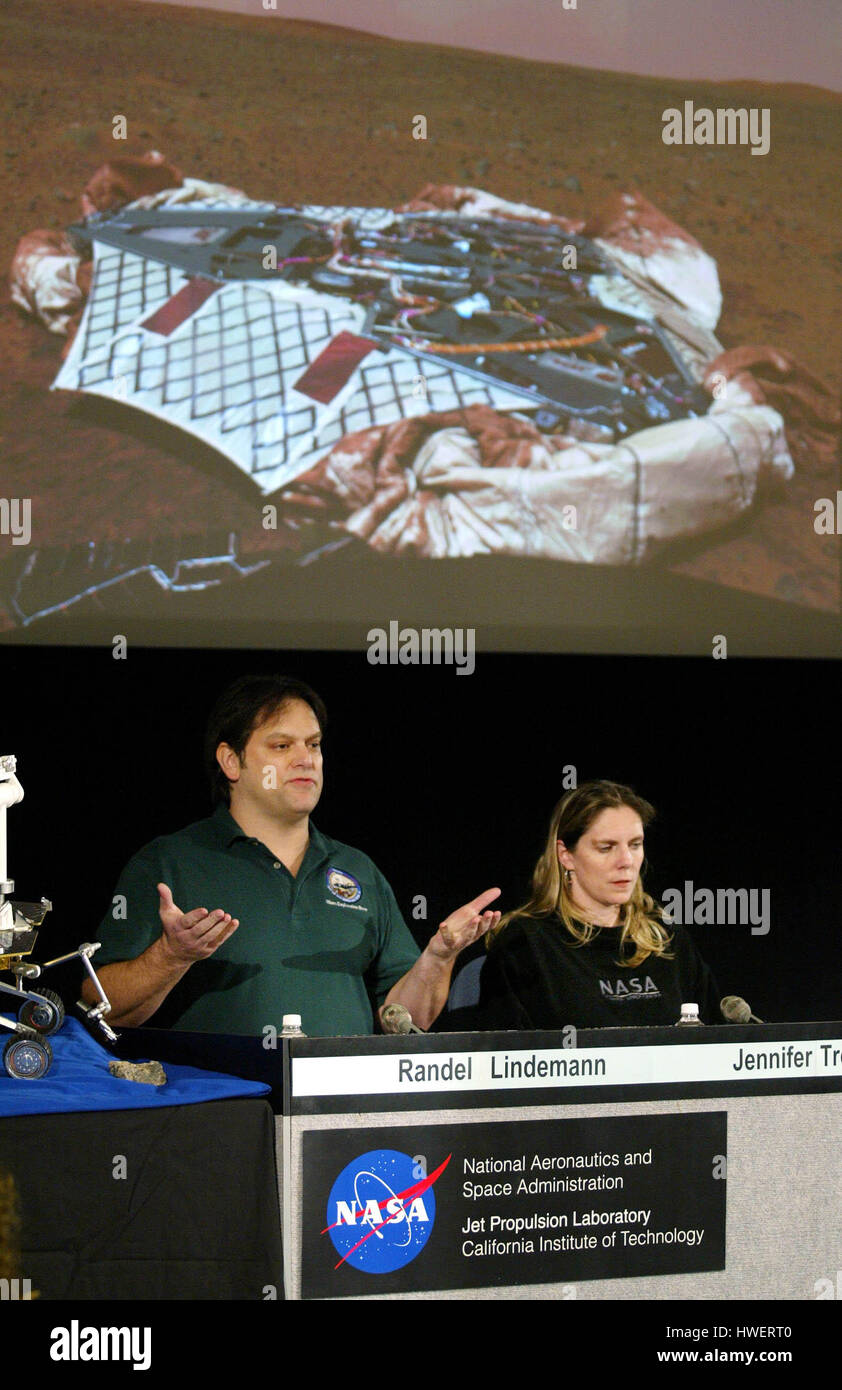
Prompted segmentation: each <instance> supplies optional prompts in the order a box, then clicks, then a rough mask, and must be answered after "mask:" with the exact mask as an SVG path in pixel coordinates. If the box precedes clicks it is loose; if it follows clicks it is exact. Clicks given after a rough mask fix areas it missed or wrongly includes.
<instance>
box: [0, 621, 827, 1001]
mask: <svg viewBox="0 0 842 1390" xmlns="http://www.w3.org/2000/svg"><path fill="white" fill-rule="evenodd" d="M0 670H2V683H1V685H0V688H1V689H2V696H0V752H3V753H6V752H10V753H15V754H16V756H17V758H18V773H19V776H20V779H21V781H22V783H23V786H24V789H25V793H26V796H25V799H24V801H23V802H22V803H21V804H20V806H18V807H15V808H13V809H12V810H11V811H10V812H9V814H8V832H9V833H8V838H9V872H10V875H11V877H12V878H13V879H14V880H15V882H16V896H18V897H20V898H27V899H30V898H36V899H37V898H40V897H41V896H42V895H44V896H46V897H48V898H50V899H51V900H52V901H53V903H54V911H53V913H51V914H50V915H48V917H47V920H46V922H45V925H44V928H43V931H42V936H41V939H40V941H39V949H38V955H39V958H40V959H42V960H43V959H46V958H48V957H50V956H53V955H57V954H59V953H60V951H62V950H65V949H72V948H73V947H75V946H76V945H77V944H78V943H79V941H82V940H91V939H96V931H97V926H98V923H99V921H100V919H101V917H102V915H103V913H104V912H105V911H106V910H107V909H108V907H109V906H110V897H111V893H112V891H113V887H114V883H115V881H116V878H117V874H118V872H119V870H120V868H121V867H122V864H123V863H124V862H125V860H126V859H127V858H128V857H129V855H130V854H132V853H133V852H134V851H135V850H136V849H138V848H139V847H140V846H141V845H142V844H144V843H145V842H146V841H147V840H150V839H152V838H153V837H154V836H155V835H159V834H164V833H167V832H168V831H171V830H174V829H176V828H177V827H178V826H180V825H183V824H185V823H186V822H188V821H190V820H193V819H196V818H198V817H200V816H202V815H205V814H206V813H207V811H208V809H209V801H208V796H207V791H206V786H205V781H204V775H203V770H202V765H201V747H202V734H203V726H204V721H205V717H206V715H207V712H208V710H209V708H210V705H211V703H212V702H213V700H214V698H215V697H216V694H217V693H218V691H219V690H220V689H221V688H222V686H223V685H224V684H225V683H226V682H227V681H228V680H229V679H233V678H234V677H235V676H236V675H239V674H241V673H243V672H245V671H262V670H281V671H285V672H288V673H290V674H295V675H298V676H300V677H301V678H303V679H305V680H307V681H309V682H310V684H312V685H313V686H315V688H316V689H317V690H319V692H320V693H321V694H322V695H323V696H324V698H325V700H326V702H327V705H328V711H329V716H330V722H329V727H328V736H327V741H326V758H325V762H326V769H325V770H326V786H325V793H324V797H323V800H322V803H321V804H320V806H319V808H318V811H317V814H316V816H315V817H314V819H315V821H316V823H317V824H318V825H319V826H320V827H321V828H323V829H324V830H325V831H326V832H328V833H329V834H331V835H333V836H334V837H335V838H337V839H341V840H345V841H346V842H348V843H351V844H354V845H357V846H358V847H359V848H361V849H363V850H365V851H366V852H367V853H369V854H370V855H371V856H372V858H373V859H374V860H375V862H376V863H378V865H379V866H380V867H381V868H382V870H383V871H384V872H385V874H386V875H387V877H388V878H389V879H390V881H391V882H392V885H393V887H394V889H395V892H396V894H397V897H398V901H399V903H400V904H401V907H402V909H403V911H404V915H405V916H406V918H407V920H408V921H409V923H410V925H411V926H412V928H413V930H414V931H415V932H416V934H417V935H418V936H419V939H420V940H422V941H423V940H424V939H426V936H427V935H429V933H430V932H431V931H432V930H433V929H434V927H435V926H436V925H437V923H438V921H439V920H440V919H441V917H442V916H444V915H445V914H446V912H448V911H449V910H451V909H452V908H454V907H456V906H458V905H460V904H461V903H462V902H464V901H465V900H466V899H468V898H469V897H472V896H473V895H474V894H476V893H477V892H479V891H480V890H481V889H482V888H485V887H488V886H490V885H493V884H497V885H499V886H500V887H501V888H502V889H503V897H502V902H503V904H504V905H505V906H506V907H513V906H516V905H517V903H518V902H519V901H521V900H522V898H523V896H524V894H525V892H526V888H527V884H528V881H529V877H530V874H531V870H532V866H533V864H534V861H535V859H536V858H537V855H538V853H539V852H540V849H541V847H542V843H543V839H544V835H545V831H546V826H547V822H548V819H549V815H550V811H551V809H552V807H553V805H554V803H555V801H556V800H557V799H558V797H559V796H560V795H561V793H562V790H563V787H562V776H563V769H564V768H565V766H567V765H573V766H574V767H575V768H576V771H577V776H578V780H579V781H583V780H585V779H586V778H590V777H611V778H614V779H616V780H618V781H623V782H627V783H629V784H630V785H632V786H633V787H634V788H635V789H636V790H637V791H639V792H640V793H641V794H642V795H644V796H645V797H647V798H648V799H649V800H650V801H652V802H653V803H654V805H655V806H656V808H657V810H658V818H657V820H656V822H655V824H654V825H653V826H652V827H651V829H650V832H649V834H648V836H647V858H648V861H649V865H650V867H649V871H648V876H647V880H646V881H647V886H648V888H649V890H650V891H651V892H653V893H654V894H655V896H659V895H660V894H662V893H663V891H664V890H665V889H666V888H668V887H673V888H676V887H679V888H680V887H682V886H683V885H684V883H685V881H686V880H692V882H693V883H694V885H695V886H696V887H697V888H699V887H706V888H712V889H716V888H725V887H730V888H747V889H750V888H755V889H758V890H760V889H764V888H768V889H769V890H770V893H771V930H770V931H769V933H768V935H766V936H756V935H752V933H751V929H750V926H748V925H745V926H738V925H734V926H695V927H693V928H692V929H691V930H692V934H693V936H694V937H695V940H696V942H697V944H698V945H699V948H700V950H701V951H702V954H703V955H704V956H705V957H706V959H707V960H708V962H709V963H710V965H711V966H712V968H713V969H714V971H715V973H716V975H717V977H718V980H719V984H720V986H721V989H722V992H723V993H736V994H740V995H743V996H744V997H745V998H747V999H748V1000H749V1001H750V1003H751V1004H752V1006H753V1007H754V1009H755V1012H757V1013H758V1014H759V1015H760V1016H761V1017H762V1018H766V1019H770V1020H797V1019H822V1018H837V1017H839V1016H840V1014H841V1013H842V999H840V983H841V982H840V969H839V946H840V926H842V923H841V922H840V908H839V901H840V891H839V877H840V866H839V859H840V855H839V835H840V825H842V792H840V786H839V778H838V775H837V772H836V771H835V770H834V769H837V768H838V762H839V760H838V752H839V740H838V734H837V733H835V732H834V730H835V728H837V727H838V712H839V710H840V707H842V704H841V702H840V675H841V673H842V667H840V665H839V664H838V663H833V662H822V661H810V662H805V661H800V662H786V661H769V660H767V661H763V662H762V663H761V662H758V661H747V660H739V659H736V658H733V657H732V658H728V659H727V660H713V659H711V658H707V659H704V658H698V659H684V658H676V657H672V658H631V657H584V656H583V657H571V656H511V655H506V656H501V655H497V656H493V655H486V654H484V653H483V652H482V651H479V652H478V654H477V666H476V670H475V672H474V674H473V675H471V676H459V675H457V674H456V671H455V670H454V669H453V668H446V667H440V668H433V667H430V668H423V667H421V668H417V667H373V666H370V665H369V664H368V663H367V661H366V658H365V654H364V653H363V652H353V653H351V652H348V653H344V652H339V653H302V652H292V653H285V652H277V653H271V652H254V653H252V652H243V651H228V652H225V653H222V652H219V651H213V652H211V651H190V650H184V651H152V650H141V649H137V648H133V647H131V646H130V647H129V649H128V652H127V656H126V658H125V660H114V659H113V658H112V655H111V651H110V649H90V648H88V649H82V648H79V649H73V648H70V649H68V648H64V649H56V648H53V649H46V648H44V649H41V648H36V649H32V648H30V649H11V648H6V649H5V650H4V651H3V653H2V656H1V657H0ZM419 894H423V895H424V896H425V897H426V899H427V903H428V919H427V922H423V921H413V920H412V916H411V912H412V901H413V898H414V897H415V896H416V895H419ZM194 905H195V904H181V906H182V907H185V908H189V907H190V906H194ZM231 910H233V911H236V907H232V909H231ZM56 973H57V972H56ZM45 983H47V981H45ZM62 983H63V977H62ZM66 989H67V990H68V991H69V992H72V991H73V990H76V989H78V972H77V971H76V969H75V967H74V974H73V978H72V979H71V980H70V981H69V983H68V984H67V985H66Z"/></svg>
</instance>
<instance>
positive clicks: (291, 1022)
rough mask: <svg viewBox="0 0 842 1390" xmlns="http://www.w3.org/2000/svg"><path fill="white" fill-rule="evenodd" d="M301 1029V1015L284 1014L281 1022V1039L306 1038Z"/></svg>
mask: <svg viewBox="0 0 842 1390" xmlns="http://www.w3.org/2000/svg"><path fill="white" fill-rule="evenodd" d="M306 1036H307V1034H306V1033H305V1032H304V1031H303V1029H302V1027H301V1014H284V1016H283V1019H282V1020H281V1037H282V1038H306Z"/></svg>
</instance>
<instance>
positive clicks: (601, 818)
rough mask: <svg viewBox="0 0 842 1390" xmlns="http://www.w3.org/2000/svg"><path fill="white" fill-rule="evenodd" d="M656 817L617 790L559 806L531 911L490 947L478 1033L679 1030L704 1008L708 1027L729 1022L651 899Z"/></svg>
mask: <svg viewBox="0 0 842 1390" xmlns="http://www.w3.org/2000/svg"><path fill="white" fill-rule="evenodd" d="M654 814H655V812H654V809H653V807H652V806H650V804H649V802H648V801H644V800H643V798H642V797H639V796H638V795H637V794H636V793H635V792H633V791H632V790H631V788H630V787H624V786H620V785H619V784H618V783H616V782H606V781H599V782H585V783H583V784H582V785H581V786H580V787H577V788H575V789H574V790H573V791H571V792H568V793H567V795H566V796H564V797H563V798H562V800H561V801H560V802H559V804H558V805H557V806H556V808H555V811H554V812H553V816H552V820H551V821H550V828H549V834H548V836H547V843H546V847H545V849H544V853H543V854H542V855H541V858H540V859H539V860H538V863H537V864H536V866H535V871H534V873H533V876H532V893H531V895H530V897H529V900H528V902H526V903H524V905H523V906H522V907H519V908H517V909H516V910H515V911H514V912H510V913H507V914H506V916H505V917H504V918H503V919H502V921H501V922H500V924H499V926H498V927H497V929H496V931H494V932H493V940H492V941H491V942H489V943H488V945H489V950H488V956H487V958H486V960H485V963H484V966H483V969H482V975H481V984H480V1002H479V1023H478V1026H479V1027H481V1028H488V1029H492V1028H518V1029H521V1028H523V1029H531V1028H553V1029H563V1028H565V1027H566V1026H568V1025H569V1024H573V1025H574V1026H575V1027H577V1028H612V1027H613V1028H618V1027H626V1026H629V1027H636V1026H638V1025H640V1024H661V1025H663V1024H673V1023H677V1021H678V1018H679V1016H680V1013H681V1005H682V1004H686V1003H695V1004H698V1006H699V1016H700V1018H701V1020H702V1022H703V1023H717V1022H721V1015H720V1012H719V1004H718V991H717V989H716V982H715V981H714V978H713V976H712V974H711V972H710V970H709V969H708V967H707V966H706V965H705V963H704V961H703V960H702V958H701V956H700V955H699V953H698V951H697V950H696V947H695V946H694V944H693V942H692V941H691V939H690V937H689V936H688V935H687V934H686V932H685V931H684V930H683V929H682V928H681V927H678V926H674V925H671V924H669V923H668V922H667V921H666V920H665V918H664V914H663V912H662V910H661V909H660V908H659V907H658V905H657V904H656V903H655V902H654V900H653V899H652V898H651V897H650V896H649V894H648V893H646V892H645V891H644V888H643V883H642V881H641V876H640V875H641V868H642V865H643V835H644V829H645V827H646V826H647V825H648V824H649V822H650V821H651V820H652V818H653V817H654ZM489 935H491V933H489Z"/></svg>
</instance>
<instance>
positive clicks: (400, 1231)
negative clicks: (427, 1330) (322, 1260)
mask: <svg viewBox="0 0 842 1390" xmlns="http://www.w3.org/2000/svg"><path fill="white" fill-rule="evenodd" d="M450 1158H451V1155H450V1154H448V1155H447V1158H446V1159H445V1160H444V1162H443V1163H440V1164H439V1166H438V1168H437V1169H436V1170H435V1172H434V1173H431V1174H430V1175H429V1176H427V1175H426V1174H425V1173H424V1172H423V1171H422V1170H421V1169H419V1160H418V1159H415V1158H410V1156H409V1154H403V1153H399V1152H398V1150H397V1149H372V1150H371V1151H370V1152H369V1153H365V1154H361V1155H360V1157H359V1158H355V1159H353V1161H352V1162H351V1163H349V1164H348V1165H347V1166H346V1167H345V1168H343V1169H342V1172H341V1173H340V1174H339V1177H338V1178H337V1179H336V1181H335V1183H334V1184H333V1187H332V1188H331V1189H330V1196H329V1197H328V1199H327V1212H326V1218H327V1225H326V1226H325V1228H324V1230H323V1231H322V1235H326V1234H329V1235H330V1238H331V1240H332V1241H333V1244H334V1247H335V1249H336V1252H337V1254H338V1255H339V1259H338V1261H337V1263H336V1264H335V1265H334V1269H338V1268H339V1266H340V1265H342V1264H349V1265H353V1266H354V1268H355V1269H360V1270H362V1271H363V1272H364V1273H365V1274H392V1273H393V1272H394V1271H395V1270H396V1269H403V1267H404V1265H408V1264H410V1262H411V1261H412V1260H414V1259H415V1258H416V1256H417V1255H420V1254H421V1251H422V1250H423V1249H424V1246H425V1245H426V1244H427V1241H428V1240H429V1238H430V1234H431V1232H432V1229H433V1223H434V1222H435V1219H436V1199H435V1196H434V1194H433V1185H434V1184H435V1183H436V1182H437V1181H438V1179H439V1178H440V1177H441V1175H442V1173H443V1172H444V1170H445V1168H446V1167H447V1165H448V1163H449V1162H450Z"/></svg>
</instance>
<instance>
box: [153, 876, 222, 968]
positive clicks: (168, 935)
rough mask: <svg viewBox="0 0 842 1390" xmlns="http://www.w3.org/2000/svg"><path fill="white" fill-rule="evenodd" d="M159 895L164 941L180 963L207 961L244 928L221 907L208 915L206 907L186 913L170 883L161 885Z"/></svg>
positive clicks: (196, 908)
mask: <svg viewBox="0 0 842 1390" xmlns="http://www.w3.org/2000/svg"><path fill="white" fill-rule="evenodd" d="M158 895H159V899H160V901H159V904H158V912H159V915H160V918H161V926H162V927H163V929H164V935H163V940H164V942H165V944H166V946H167V948H168V950H169V951H170V953H171V954H172V955H173V956H174V957H175V958H176V959H177V960H181V961H185V962H187V963H192V962H193V961H196V960H205V959H207V957H208V956H212V955H213V953H214V951H215V950H216V949H217V947H218V946H221V945H222V943H223V941H227V940H228V937H229V936H231V935H232V934H233V933H234V932H235V931H236V930H237V928H238V926H239V925H240V923H239V919H238V918H237V917H232V916H231V914H230V912H223V911H222V909H221V908H216V909H215V910H214V911H213V912H208V910H207V908H206V907H194V908H193V910H192V911H191V912H182V910H181V908H180V907H176V905H175V903H174V902H173V898H172V893H171V891H170V889H169V888H168V887H167V885H166V883H159V884H158Z"/></svg>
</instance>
